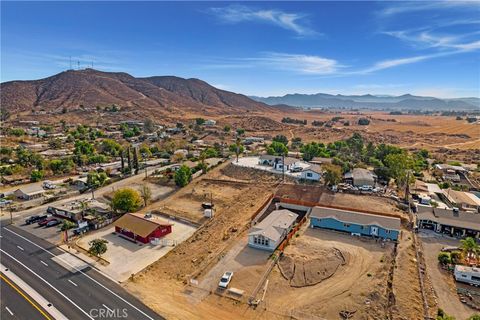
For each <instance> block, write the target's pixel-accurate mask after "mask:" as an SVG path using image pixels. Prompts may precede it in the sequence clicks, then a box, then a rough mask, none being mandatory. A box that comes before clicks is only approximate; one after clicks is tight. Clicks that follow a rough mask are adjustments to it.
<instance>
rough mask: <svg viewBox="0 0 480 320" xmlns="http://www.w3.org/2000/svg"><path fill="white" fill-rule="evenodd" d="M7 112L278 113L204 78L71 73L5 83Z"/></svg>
mask: <svg viewBox="0 0 480 320" xmlns="http://www.w3.org/2000/svg"><path fill="white" fill-rule="evenodd" d="M1 102H2V107H4V108H6V109H7V110H8V111H10V113H18V112H26V111H30V110H45V111H47V112H51V113H55V112H59V111H60V110H62V109H63V108H67V110H68V111H74V110H78V109H84V108H92V107H96V106H108V105H112V104H116V105H117V106H120V107H122V110H128V111H132V112H134V113H135V114H139V113H140V114H142V113H143V114H144V115H150V114H152V113H153V114H159V115H162V114H163V115H174V116H179V115H182V114H185V113H187V112H188V113H197V114H212V115H222V114H238V113H242V112H269V111H272V110H273V108H272V107H270V106H268V105H266V104H263V103H260V102H257V101H254V100H251V99H250V98H248V97H246V96H244V95H241V94H236V93H232V92H228V91H224V90H219V89H217V88H215V87H213V86H211V85H209V84H208V83H206V82H204V81H201V80H198V79H183V78H178V77H172V76H165V77H149V78H135V77H133V76H131V75H129V74H127V73H115V72H101V71H97V70H93V69H85V70H79V71H74V70H69V71H65V72H61V73H59V74H56V75H54V76H51V77H48V78H45V79H40V80H33V81H11V82H5V83H2V84H1Z"/></svg>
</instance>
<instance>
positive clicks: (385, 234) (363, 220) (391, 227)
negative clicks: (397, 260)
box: [310, 207, 401, 241]
mask: <svg viewBox="0 0 480 320" xmlns="http://www.w3.org/2000/svg"><path fill="white" fill-rule="evenodd" d="M400 225H401V223H400V218H396V217H388V216H382V215H376V214H372V213H366V212H360V211H350V210H342V209H334V208H326V207H313V208H312V211H311V214H310V227H312V228H323V229H331V230H337V231H344V232H348V233H351V234H352V235H364V236H371V237H379V238H384V239H390V240H394V241H396V240H398V236H399V234H400Z"/></svg>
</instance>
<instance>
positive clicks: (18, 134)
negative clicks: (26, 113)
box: [8, 128, 25, 137]
mask: <svg viewBox="0 0 480 320" xmlns="http://www.w3.org/2000/svg"><path fill="white" fill-rule="evenodd" d="M8 133H9V134H10V135H12V136H16V137H21V136H24V135H25V130H23V129H22V128H11V129H10V130H9V131H8Z"/></svg>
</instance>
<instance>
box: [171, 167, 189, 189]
mask: <svg viewBox="0 0 480 320" xmlns="http://www.w3.org/2000/svg"><path fill="white" fill-rule="evenodd" d="M191 179H192V171H191V170H190V168H189V167H187V166H186V165H182V166H181V167H180V168H179V169H178V170H177V172H175V176H174V180H175V184H176V185H177V186H179V187H185V186H186V185H187V184H188V183H189V182H190V180H191Z"/></svg>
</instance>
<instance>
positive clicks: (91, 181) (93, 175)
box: [87, 171, 108, 198]
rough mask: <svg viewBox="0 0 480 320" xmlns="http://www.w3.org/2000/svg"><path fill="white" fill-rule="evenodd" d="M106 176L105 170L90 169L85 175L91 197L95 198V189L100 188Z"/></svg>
mask: <svg viewBox="0 0 480 320" xmlns="http://www.w3.org/2000/svg"><path fill="white" fill-rule="evenodd" d="M107 179H108V177H107V174H106V173H105V172H96V171H90V172H89V173H88V175H87V185H88V187H89V188H90V190H91V191H92V198H95V193H94V192H95V189H98V188H100V187H101V186H103V185H104V184H105V182H106V181H107Z"/></svg>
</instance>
